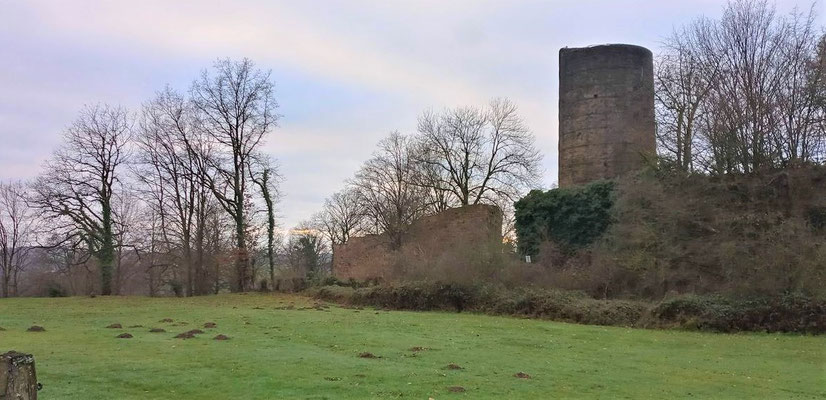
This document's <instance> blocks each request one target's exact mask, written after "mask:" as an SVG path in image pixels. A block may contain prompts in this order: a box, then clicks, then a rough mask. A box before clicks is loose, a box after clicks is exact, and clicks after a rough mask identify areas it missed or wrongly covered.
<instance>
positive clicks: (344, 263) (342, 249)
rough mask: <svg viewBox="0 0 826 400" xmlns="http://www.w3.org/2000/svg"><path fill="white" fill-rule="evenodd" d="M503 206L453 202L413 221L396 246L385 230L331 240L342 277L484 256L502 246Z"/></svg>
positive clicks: (390, 273) (387, 275)
mask: <svg viewBox="0 0 826 400" xmlns="http://www.w3.org/2000/svg"><path fill="white" fill-rule="evenodd" d="M501 231H502V211H501V210H500V209H499V208H498V207H495V206H490V205H483V204H477V205H471V206H465V207H460V208H453V209H449V210H446V211H443V212H441V213H439V214H436V215H431V216H427V217H424V218H421V219H419V220H418V221H416V222H414V223H413V224H412V225H411V226H410V228H409V229H408V231H407V232H406V233H405V235H404V236H403V238H402V245H401V248H398V249H393V248H392V247H391V246H390V239H389V238H388V237H387V236H385V235H368V236H364V237H355V238H351V239H350V240H349V241H348V242H347V243H346V244H343V245H334V246H333V274H334V275H335V276H336V277H337V278H339V279H355V280H360V281H363V280H368V279H381V280H390V279H393V278H394V277H395V276H399V275H400V274H403V273H404V272H406V271H405V269H409V268H425V269H426V268H438V266H440V265H446V264H448V263H452V264H455V263H456V262H459V261H461V260H467V259H468V258H469V257H470V258H473V259H474V262H477V261H478V260H481V261H484V260H486V259H490V258H492V257H494V255H495V253H497V252H499V251H500V250H501V248H502V233H501Z"/></svg>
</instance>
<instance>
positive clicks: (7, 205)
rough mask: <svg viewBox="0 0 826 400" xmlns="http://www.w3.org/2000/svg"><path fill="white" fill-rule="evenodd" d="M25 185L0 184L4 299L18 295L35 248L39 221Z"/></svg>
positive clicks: (0, 279)
mask: <svg viewBox="0 0 826 400" xmlns="http://www.w3.org/2000/svg"><path fill="white" fill-rule="evenodd" d="M26 197H27V188H26V186H25V185H24V184H23V183H21V182H11V183H2V182H0V290H2V292H0V295H2V296H3V297H9V296H11V295H13V294H14V295H16V294H17V283H18V277H19V276H20V272H22V271H23V268H25V266H26V262H27V256H28V254H29V251H30V250H31V249H32V248H33V246H34V244H35V235H36V233H37V232H36V224H37V219H36V217H35V215H33V210H32V209H31V208H30V207H29V206H28V204H26Z"/></svg>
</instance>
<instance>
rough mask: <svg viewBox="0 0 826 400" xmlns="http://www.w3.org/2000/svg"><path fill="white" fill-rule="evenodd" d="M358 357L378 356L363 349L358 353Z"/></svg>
mask: <svg viewBox="0 0 826 400" xmlns="http://www.w3.org/2000/svg"><path fill="white" fill-rule="evenodd" d="M359 357H361V358H379V356H377V355H375V354H373V353H371V352H369V351H365V352H364V353H361V354H359Z"/></svg>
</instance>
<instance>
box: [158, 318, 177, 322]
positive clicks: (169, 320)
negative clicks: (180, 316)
mask: <svg viewBox="0 0 826 400" xmlns="http://www.w3.org/2000/svg"><path fill="white" fill-rule="evenodd" d="M159 322H167V323H168V322H174V321H173V320H172V318H164V319H162V320H160V321H159Z"/></svg>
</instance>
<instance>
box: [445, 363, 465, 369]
mask: <svg viewBox="0 0 826 400" xmlns="http://www.w3.org/2000/svg"><path fill="white" fill-rule="evenodd" d="M445 368H447V369H463V368H462V367H460V366H458V365H456V364H448V365H447V367H445Z"/></svg>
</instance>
